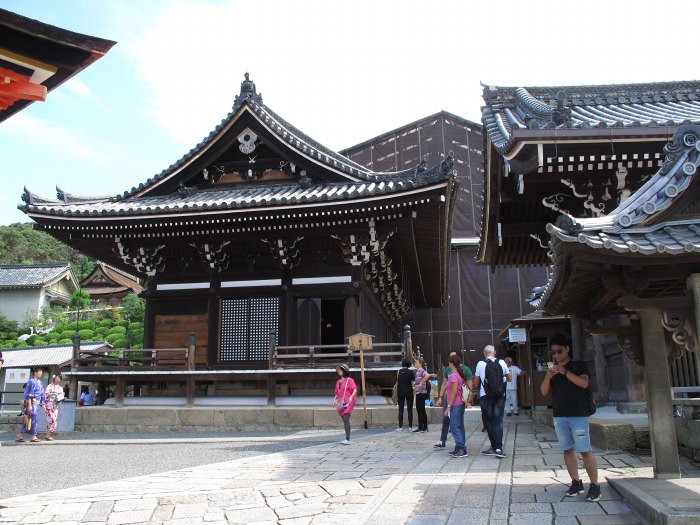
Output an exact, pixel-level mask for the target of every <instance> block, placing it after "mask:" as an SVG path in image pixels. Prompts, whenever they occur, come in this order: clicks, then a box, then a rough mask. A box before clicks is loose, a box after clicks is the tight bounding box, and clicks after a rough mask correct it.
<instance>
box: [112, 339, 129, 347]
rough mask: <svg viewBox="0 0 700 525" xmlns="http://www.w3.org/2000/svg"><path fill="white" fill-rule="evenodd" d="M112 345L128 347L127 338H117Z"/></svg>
mask: <svg viewBox="0 0 700 525" xmlns="http://www.w3.org/2000/svg"><path fill="white" fill-rule="evenodd" d="M112 346H113V347H115V348H129V340H128V339H117V340H116V341H114V343H112Z"/></svg>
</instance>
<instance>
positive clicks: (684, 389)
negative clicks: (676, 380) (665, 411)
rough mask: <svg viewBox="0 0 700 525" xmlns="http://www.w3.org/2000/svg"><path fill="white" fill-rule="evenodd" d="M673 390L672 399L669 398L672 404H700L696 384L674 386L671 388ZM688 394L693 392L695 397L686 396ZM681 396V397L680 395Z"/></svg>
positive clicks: (699, 389) (699, 394)
mask: <svg viewBox="0 0 700 525" xmlns="http://www.w3.org/2000/svg"><path fill="white" fill-rule="evenodd" d="M671 390H672V391H673V399H672V400H671V401H672V402H673V404H674V405H693V406H700V397H697V396H700V387H698V386H681V387H674V388H672V389H671ZM688 394H695V396H696V397H687V396H688ZM680 396H683V397H680Z"/></svg>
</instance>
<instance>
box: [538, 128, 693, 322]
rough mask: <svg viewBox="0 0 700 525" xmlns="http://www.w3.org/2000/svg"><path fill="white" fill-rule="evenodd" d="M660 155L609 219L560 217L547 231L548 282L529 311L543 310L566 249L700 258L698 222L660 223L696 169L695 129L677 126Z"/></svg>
mask: <svg viewBox="0 0 700 525" xmlns="http://www.w3.org/2000/svg"><path fill="white" fill-rule="evenodd" d="M664 151H665V152H666V158H665V159H664V163H663V165H662V166H661V168H660V169H659V171H658V172H657V173H656V174H655V175H654V176H653V177H652V178H650V179H649V180H648V181H647V182H646V183H645V184H644V185H643V186H642V187H641V188H639V189H638V190H637V191H636V192H635V193H634V194H633V195H632V196H631V197H630V198H629V199H627V200H626V201H625V202H623V203H622V204H621V205H620V206H618V207H617V208H616V209H615V210H613V211H612V212H611V213H610V215H607V216H605V217H599V218H593V219H574V218H572V217H569V216H562V217H560V220H558V221H557V224H548V225H547V231H548V232H549V234H550V252H549V258H550V260H551V261H552V272H551V278H550V280H549V282H548V283H547V284H546V285H545V286H543V287H541V288H540V289H539V290H538V293H537V294H536V296H535V297H534V299H533V301H531V304H532V305H533V306H535V307H536V308H546V305H547V301H548V300H549V298H550V296H551V295H552V293H553V290H554V289H556V288H557V287H558V286H559V284H560V283H561V279H562V276H561V273H562V268H563V264H564V258H563V245H564V244H566V243H579V244H584V245H586V246H589V247H591V248H593V249H603V250H610V251H613V252H616V253H630V254H633V253H634V254H636V253H638V254H640V255H660V254H671V255H677V254H683V253H700V219H685V220H663V218H662V214H663V212H664V211H665V210H667V209H668V208H669V207H671V205H672V204H673V201H674V200H675V199H678V198H680V197H681V196H683V194H684V193H685V191H686V190H687V189H688V187H689V186H690V185H691V182H693V180H694V179H695V176H696V173H697V169H698V167H699V166H700V126H698V125H686V126H681V127H680V128H679V129H678V130H677V131H676V133H675V134H674V135H673V140H672V141H671V142H670V143H669V144H667V145H666V147H665V148H664Z"/></svg>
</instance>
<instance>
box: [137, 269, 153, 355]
mask: <svg viewBox="0 0 700 525" xmlns="http://www.w3.org/2000/svg"><path fill="white" fill-rule="evenodd" d="M139 295H140V296H141V298H143V299H144V300H145V301H146V304H145V310H144V316H143V347H144V348H153V347H154V346H155V335H156V334H155V331H156V312H155V300H156V299H155V295H156V276H155V275H149V276H148V278H147V279H146V287H145V288H144V289H143V291H142V292H141V293H140V294H139Z"/></svg>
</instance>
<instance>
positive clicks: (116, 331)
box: [107, 326, 126, 334]
mask: <svg viewBox="0 0 700 525" xmlns="http://www.w3.org/2000/svg"><path fill="white" fill-rule="evenodd" d="M107 333H108V334H125V333H126V328H124V327H123V326H115V327H114V328H110V329H109V332H107Z"/></svg>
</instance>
